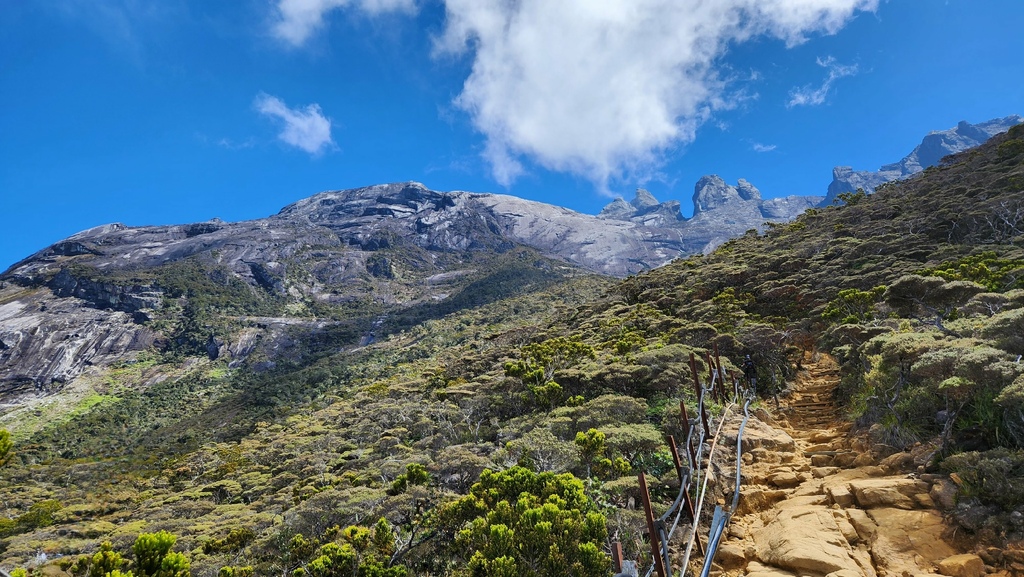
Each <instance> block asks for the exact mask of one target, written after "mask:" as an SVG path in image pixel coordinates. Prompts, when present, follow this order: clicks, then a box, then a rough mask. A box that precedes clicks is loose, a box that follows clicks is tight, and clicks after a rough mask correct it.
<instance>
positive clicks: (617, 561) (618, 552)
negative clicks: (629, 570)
mask: <svg viewBox="0 0 1024 577" xmlns="http://www.w3.org/2000/svg"><path fill="white" fill-rule="evenodd" d="M612 566H613V567H614V568H615V572H616V573H622V543H619V542H618V541H612Z"/></svg>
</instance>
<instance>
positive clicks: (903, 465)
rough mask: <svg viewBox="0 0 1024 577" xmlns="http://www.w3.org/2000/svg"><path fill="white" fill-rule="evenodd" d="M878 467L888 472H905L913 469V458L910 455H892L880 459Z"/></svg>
mask: <svg viewBox="0 0 1024 577" xmlns="http://www.w3.org/2000/svg"><path fill="white" fill-rule="evenodd" d="M878 465H879V466H880V467H884V468H886V469H888V470H889V471H907V470H910V469H911V468H913V467H914V456H913V455H912V454H910V453H894V454H892V455H889V456H888V457H886V458H884V459H882V460H881V461H880V462H879V463H878Z"/></svg>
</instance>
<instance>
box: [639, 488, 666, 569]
mask: <svg viewBox="0 0 1024 577" xmlns="http://www.w3.org/2000/svg"><path fill="white" fill-rule="evenodd" d="M639 479H640V500H641V501H643V503H644V515H645V516H646V517H647V534H648V536H650V538H651V555H652V556H653V557H654V569H655V570H656V571H657V572H658V577H665V561H664V560H663V559H662V558H661V537H660V536H659V535H658V527H657V526H656V525H655V524H654V511H653V510H652V509H651V494H650V492H649V491H648V490H647V477H646V475H644V473H643V471H641V472H640V476H639Z"/></svg>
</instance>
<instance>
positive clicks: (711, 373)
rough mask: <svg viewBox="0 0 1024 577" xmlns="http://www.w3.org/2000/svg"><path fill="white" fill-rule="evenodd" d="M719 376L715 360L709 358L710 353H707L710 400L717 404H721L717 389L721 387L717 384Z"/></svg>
mask: <svg viewBox="0 0 1024 577" xmlns="http://www.w3.org/2000/svg"><path fill="white" fill-rule="evenodd" d="M720 376H721V375H720V374H718V367H717V366H716V365H715V360H714V359H713V358H712V357H711V352H710V351H708V382H709V383H711V398H712V399H714V400H715V402H718V403H721V402H722V397H721V395H719V394H718V387H719V386H721V385H720V383H719V382H718V377H720Z"/></svg>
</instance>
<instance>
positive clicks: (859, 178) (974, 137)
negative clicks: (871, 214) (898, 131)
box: [822, 114, 1024, 206]
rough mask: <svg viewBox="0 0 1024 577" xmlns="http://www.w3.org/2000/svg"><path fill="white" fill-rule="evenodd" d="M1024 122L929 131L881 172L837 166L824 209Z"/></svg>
mask: <svg viewBox="0 0 1024 577" xmlns="http://www.w3.org/2000/svg"><path fill="white" fill-rule="evenodd" d="M1021 122H1024V118H1022V117H1021V116H1018V115H1016V114H1015V115H1011V116H1006V117H1004V118H995V119H992V120H989V121H987V122H981V123H979V124H970V123H968V122H966V121H960V122H959V123H958V124H957V125H956V126H955V127H954V128H950V129H947V130H936V131H934V132H929V133H928V135H927V136H925V137H924V139H923V140H921V144H919V145H917V146H916V147H915V148H914V150H912V151H911V152H910V154H908V155H907V156H905V157H903V160H900V161H899V162H894V163H892V164H886V165H884V166H882V167H881V168H880V169H878V170H877V171H869V170H854V169H853V167H851V166H837V167H835V168H834V169H832V183H831V184H829V186H828V194H826V196H825V200H824V201H823V202H822V205H823V206H827V205H829V204H832V202H833V201H834V200H835V199H836V197H837V196H838V195H840V194H842V193H845V192H855V191H856V190H857V189H859V188H860V189H864V191H865V192H867V193H872V192H874V190H875V189H876V188H878V187H879V186H881V185H882V184H884V183H886V182H890V181H893V180H901V179H904V178H907V177H910V176H913V175H915V174H917V173H919V172H921V171H922V170H924V169H926V168H928V167H929V166H935V165H937V164H939V162H940V161H941V160H942V159H943V158H944V157H946V156H948V155H950V154H954V153H957V152H961V151H964V150H967V149H968V148H973V147H975V146H978V145H979V144H982V143H983V142H985V141H987V140H988V139H990V138H992V137H993V136H995V135H996V134H999V133H1000V132H1006V131H1007V130H1009V129H1010V128H1011V127H1013V126H1016V125H1018V124H1020V123H1021Z"/></svg>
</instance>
